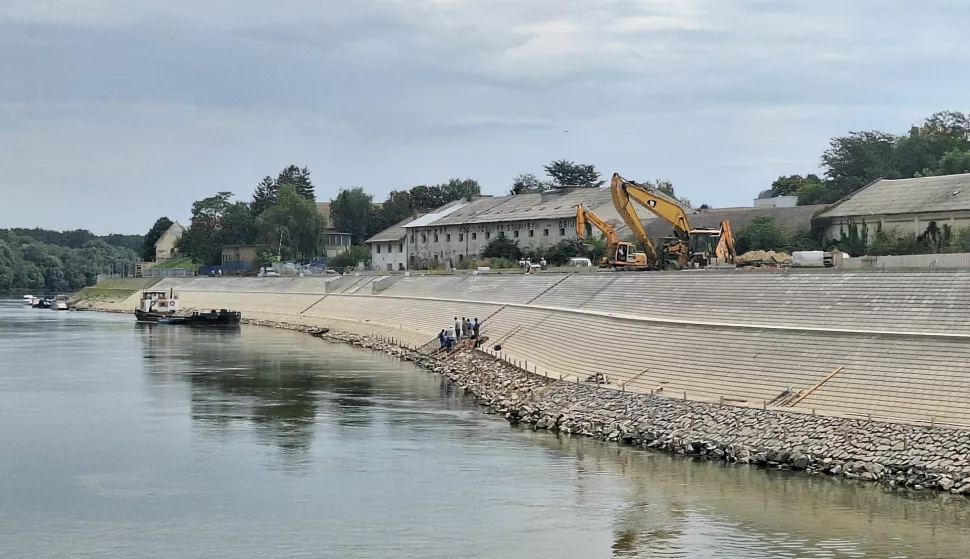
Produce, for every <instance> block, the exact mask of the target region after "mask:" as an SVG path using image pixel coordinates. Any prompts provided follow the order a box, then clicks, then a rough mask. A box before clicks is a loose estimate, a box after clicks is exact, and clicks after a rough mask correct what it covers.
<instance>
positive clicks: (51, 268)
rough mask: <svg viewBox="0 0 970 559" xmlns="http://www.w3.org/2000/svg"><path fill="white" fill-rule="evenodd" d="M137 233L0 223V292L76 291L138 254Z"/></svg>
mask: <svg viewBox="0 0 970 559" xmlns="http://www.w3.org/2000/svg"><path fill="white" fill-rule="evenodd" d="M143 242H144V238H143V237H142V236H141V235H104V236H98V235H95V234H94V233H92V232H90V231H88V230H85V229H78V230H75V231H50V230H48V229H0V292H4V291H34V292H43V291H76V290H78V289H81V288H82V287H85V286H87V285H92V284H94V283H95V282H96V281H97V278H98V274H102V273H110V272H111V271H112V270H119V271H120V270H121V269H123V268H124V267H125V266H132V265H133V264H134V263H135V262H137V261H138V260H139V258H138V255H139V253H140V252H141V251H142V246H143Z"/></svg>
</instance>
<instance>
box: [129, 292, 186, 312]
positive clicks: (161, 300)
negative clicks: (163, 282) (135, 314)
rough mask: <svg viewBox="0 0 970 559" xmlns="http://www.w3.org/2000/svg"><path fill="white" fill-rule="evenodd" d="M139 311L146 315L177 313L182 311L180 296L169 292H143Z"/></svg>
mask: <svg viewBox="0 0 970 559" xmlns="http://www.w3.org/2000/svg"><path fill="white" fill-rule="evenodd" d="M138 310H140V311H141V312H144V313H175V312H178V311H179V310H181V307H180V306H179V296H178V294H177V293H175V292H173V291H171V290H169V291H167V292H166V291H143V292H142V294H141V301H139V302H138Z"/></svg>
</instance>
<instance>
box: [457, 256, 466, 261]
mask: <svg viewBox="0 0 970 559" xmlns="http://www.w3.org/2000/svg"><path fill="white" fill-rule="evenodd" d="M464 260H465V255H464V254H459V255H458V261H459V262H463V261H464Z"/></svg>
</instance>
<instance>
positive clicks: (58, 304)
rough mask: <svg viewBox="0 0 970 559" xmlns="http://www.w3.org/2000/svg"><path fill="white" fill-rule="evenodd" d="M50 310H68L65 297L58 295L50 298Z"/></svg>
mask: <svg viewBox="0 0 970 559" xmlns="http://www.w3.org/2000/svg"><path fill="white" fill-rule="evenodd" d="M51 310H52V311H67V310H70V307H69V305H68V304H67V297H65V296H64V295H60V296H58V297H52V298H51Z"/></svg>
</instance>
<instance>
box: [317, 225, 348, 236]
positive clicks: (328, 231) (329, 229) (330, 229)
mask: <svg viewBox="0 0 970 559" xmlns="http://www.w3.org/2000/svg"><path fill="white" fill-rule="evenodd" d="M323 232H324V234H326V235H347V236H348V237H349V236H352V233H344V232H343V231H337V230H336V229H335V228H333V227H324V228H323Z"/></svg>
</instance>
